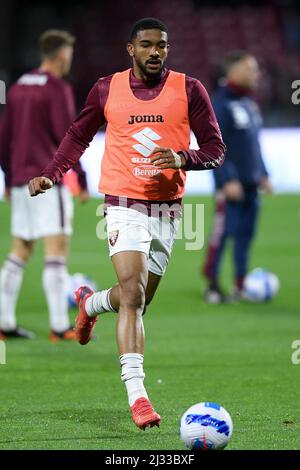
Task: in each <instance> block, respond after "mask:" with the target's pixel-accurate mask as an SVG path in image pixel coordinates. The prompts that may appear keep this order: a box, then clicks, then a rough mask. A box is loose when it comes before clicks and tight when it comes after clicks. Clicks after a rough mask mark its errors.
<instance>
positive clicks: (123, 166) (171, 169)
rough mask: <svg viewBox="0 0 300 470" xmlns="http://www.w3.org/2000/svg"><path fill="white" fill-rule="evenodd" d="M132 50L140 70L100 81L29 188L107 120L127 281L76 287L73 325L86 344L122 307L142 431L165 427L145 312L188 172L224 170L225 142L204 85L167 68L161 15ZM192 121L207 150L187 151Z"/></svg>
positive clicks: (108, 169) (137, 33)
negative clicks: (153, 393) (149, 374)
mask: <svg viewBox="0 0 300 470" xmlns="http://www.w3.org/2000/svg"><path fill="white" fill-rule="evenodd" d="M127 50H128V53H129V55H130V57H131V60H132V64H133V67H132V68H131V69H128V70H125V71H123V72H121V73H116V74H114V75H110V76H108V77H104V78H101V79H100V80H98V81H97V82H96V84H95V86H94V87H93V88H92V90H91V92H90V94H89V96H88V99H87V102H86V105H85V108H84V109H83V111H82V112H81V113H80V115H79V116H78V118H77V119H76V120H75V121H74V123H73V124H72V126H71V127H70V129H69V131H68V132H67V134H66V136H65V138H64V140H63V141H62V143H61V145H60V147H59V149H58V151H57V152H56V154H55V156H54V159H53V161H52V162H51V163H50V164H49V165H48V167H47V168H45V170H44V171H43V172H42V175H43V176H41V177H36V178H34V179H33V180H31V181H30V184H29V188H30V193H31V195H32V196H35V195H37V194H39V193H41V192H44V191H45V190H47V189H49V188H51V187H52V186H53V184H55V183H57V182H58V181H59V180H60V178H61V176H62V175H63V173H64V172H65V171H67V170H68V168H70V167H71V166H72V165H74V163H75V162H76V161H78V160H79V158H80V157H81V155H82V154H83V152H84V150H85V149H86V147H87V146H88V144H89V142H90V141H91V140H92V138H93V137H94V135H95V133H96V132H97V130H98V129H99V127H100V126H102V125H103V124H104V123H105V122H107V130H106V147H105V152H104V156H103V160H102V166H101V178H100V185H99V190H100V191H101V192H102V193H104V194H105V205H106V220H107V232H108V242H109V253H110V256H111V260H112V263H113V266H114V269H115V272H116V275H117V278H118V282H119V284H118V285H116V286H114V287H112V288H111V289H107V290H103V291H100V292H97V293H93V292H92V291H91V289H89V288H87V287H86V286H83V287H81V288H79V289H78V290H77V293H76V294H77V302H78V304H79V315H78V317H77V319H76V327H75V331H76V337H77V339H78V341H79V342H80V344H87V343H88V342H89V340H90V337H91V334H92V330H93V327H94V325H95V322H96V320H97V318H98V315H99V314H101V313H104V312H106V311H116V312H118V318H117V343H118V348H119V354H120V363H121V369H122V372H121V377H122V381H123V382H124V383H125V386H126V389H127V393H128V402H129V406H130V408H131V413H132V418H133V420H134V422H135V424H136V425H137V426H138V427H139V428H141V429H144V428H145V427H148V426H149V427H152V426H154V425H159V422H160V416H159V415H158V414H157V413H156V412H155V411H154V409H153V407H152V405H151V403H150V401H149V399H148V395H147V392H146V389H145V387H144V377H145V374H144V368H143V361H144V341H145V335H144V326H143V320H142V315H143V313H145V311H146V305H148V304H149V303H150V302H151V300H152V298H153V296H154V294H155V292H156V290H157V288H158V286H159V283H160V281H161V279H162V277H163V275H164V273H165V271H166V268H167V265H168V261H169V258H170V256H171V252H172V247H173V242H174V239H175V235H176V230H177V227H178V223H179V217H176V216H175V214H174V211H175V212H177V213H178V212H179V213H180V207H181V199H182V196H183V194H184V189H185V179H186V174H185V171H184V170H207V169H210V168H217V167H218V166H220V165H222V163H223V160H224V150H225V146H224V144H223V142H222V139H221V135H220V131H219V128H218V124H217V122H216V118H215V115H214V112H213V109H212V106H211V103H210V99H209V97H208V94H207V92H206V90H205V88H204V86H203V85H202V84H201V83H200V82H199V81H198V80H196V79H194V78H191V77H188V76H186V75H184V74H182V73H177V72H174V71H172V70H168V69H166V68H165V62H166V59H167V56H168V50H169V44H168V34H167V28H166V26H165V25H164V24H163V23H162V22H161V21H159V20H157V19H155V18H144V19H142V20H140V21H138V22H137V23H136V24H135V25H134V27H133V30H132V33H131V36H130V42H129V44H128V46H127ZM120 103H121V106H120ZM170 103H172V106H171V107H170ZM190 128H191V129H192V130H193V131H194V134H195V136H196V138H197V142H198V144H199V146H200V149H199V150H189V143H190ZM157 144H158V145H159V144H161V147H157ZM38 199H41V202H43V200H42V199H43V198H42V197H40V198H38ZM120 199H122V202H123V204H122V202H121V200H120ZM163 202H164V211H165V212H163V213H162V212H161V211H158V206H159V205H160V204H162V203H163ZM137 205H139V209H140V210H137ZM174 206H175V207H174ZM155 209H156V211H155ZM153 211H155V213H154V212H153ZM166 233H167V234H168V236H165V237H164V236H163V235H164V234H166Z"/></svg>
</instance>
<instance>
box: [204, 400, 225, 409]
mask: <svg viewBox="0 0 300 470" xmlns="http://www.w3.org/2000/svg"><path fill="white" fill-rule="evenodd" d="M204 406H205V407H206V408H214V409H215V410H220V409H221V407H220V405H218V403H213V402H212V401H207V402H205V403H204Z"/></svg>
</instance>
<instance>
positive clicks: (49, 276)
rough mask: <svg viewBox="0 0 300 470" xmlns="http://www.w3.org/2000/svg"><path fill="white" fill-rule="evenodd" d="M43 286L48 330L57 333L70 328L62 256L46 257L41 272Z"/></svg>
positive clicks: (65, 274)
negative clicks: (48, 320)
mask: <svg viewBox="0 0 300 470" xmlns="http://www.w3.org/2000/svg"><path fill="white" fill-rule="evenodd" d="M43 286H44V291H45V295H46V298H47V303H48V311H49V317H50V328H51V330H53V331H56V332H57V333H62V332H63V331H65V330H67V329H68V328H70V321H69V317H68V300H67V294H66V293H67V288H68V272H67V268H66V259H65V258H64V257H63V256H47V257H46V258H45V267H44V272H43Z"/></svg>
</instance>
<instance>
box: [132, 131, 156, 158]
mask: <svg viewBox="0 0 300 470" xmlns="http://www.w3.org/2000/svg"><path fill="white" fill-rule="evenodd" d="M132 137H133V138H134V139H135V140H137V141H138V142H140V143H139V144H135V145H133V146H132V147H133V148H134V149H135V150H136V151H137V152H139V153H140V154H141V155H143V157H149V155H151V153H152V152H153V150H154V149H155V147H157V145H156V144H155V143H154V142H153V141H155V140H160V139H161V137H160V135H158V134H156V132H154V131H152V130H151V129H150V127H145V129H143V130H141V131H140V132H138V133H137V134H134V135H133V136H132Z"/></svg>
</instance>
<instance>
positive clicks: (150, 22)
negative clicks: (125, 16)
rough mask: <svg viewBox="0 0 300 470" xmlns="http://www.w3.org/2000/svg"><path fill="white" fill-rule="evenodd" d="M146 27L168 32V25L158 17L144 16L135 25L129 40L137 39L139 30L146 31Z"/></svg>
mask: <svg viewBox="0 0 300 470" xmlns="http://www.w3.org/2000/svg"><path fill="white" fill-rule="evenodd" d="M145 29H160V31H164V32H165V33H168V28H167V26H166V25H165V24H164V23H163V22H162V21H160V20H158V19H157V18H142V19H141V20H139V21H137V22H136V23H135V25H134V26H133V28H132V31H131V34H130V38H129V41H130V42H131V43H132V42H133V41H134V40H135V38H136V36H137V33H138V32H139V31H144V30H145Z"/></svg>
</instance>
